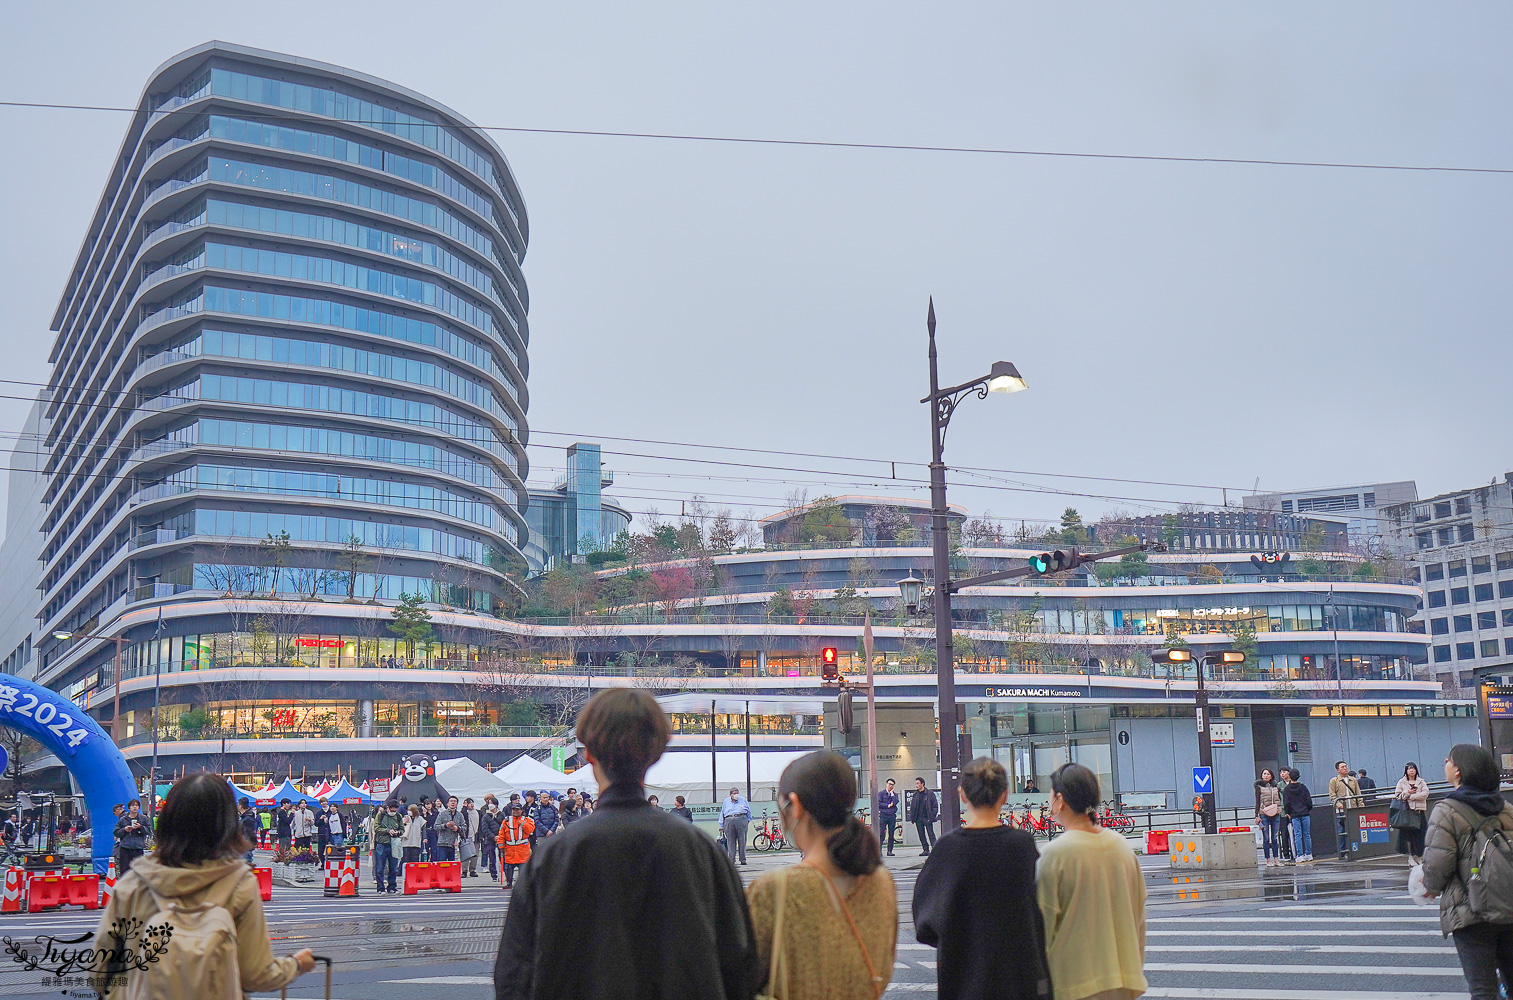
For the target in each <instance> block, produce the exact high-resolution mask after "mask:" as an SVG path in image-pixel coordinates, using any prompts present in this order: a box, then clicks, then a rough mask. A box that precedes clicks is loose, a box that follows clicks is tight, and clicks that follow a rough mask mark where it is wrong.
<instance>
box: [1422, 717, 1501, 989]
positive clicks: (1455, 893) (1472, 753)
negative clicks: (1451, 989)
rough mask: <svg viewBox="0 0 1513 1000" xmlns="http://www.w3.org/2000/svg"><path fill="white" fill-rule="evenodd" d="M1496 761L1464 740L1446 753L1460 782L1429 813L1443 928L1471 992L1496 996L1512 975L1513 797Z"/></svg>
mask: <svg viewBox="0 0 1513 1000" xmlns="http://www.w3.org/2000/svg"><path fill="white" fill-rule="evenodd" d="M1498 778H1499V775H1498V770H1497V762H1496V761H1494V760H1493V759H1492V755H1491V754H1490V753H1488V752H1487V751H1486V750H1484V749H1482V748H1481V747H1479V746H1474V745H1472V744H1470V743H1460V744H1457V745H1456V746H1453V747H1451V748H1450V755H1449V756H1448V757H1446V758H1445V780H1446V781H1448V782H1450V784H1452V785H1454V786H1455V789H1454V790H1453V791H1451V792H1450V794H1449V795H1447V796H1446V797H1445V798H1444V799H1443V800H1442V801H1441V802H1440V803H1439V804H1437V805H1436V806H1435V807H1434V812H1433V813H1431V814H1430V816H1429V831H1428V834H1427V835H1426V837H1425V843H1424V888H1425V889H1426V890H1428V892H1429V893H1430V894H1431V895H1438V897H1439V926H1440V930H1441V932H1443V933H1444V934H1445V935H1446V936H1447V937H1451V938H1453V939H1454V941H1455V951H1456V954H1458V955H1459V956H1460V967H1461V971H1463V972H1464V973H1465V975H1466V985H1467V986H1469V987H1470V991H1471V1000H1496V998H1497V997H1498V995H1499V993H1498V985H1497V975H1498V973H1499V972H1501V973H1502V978H1503V981H1504V982H1507V983H1513V865H1510V861H1513V858H1510V857H1509V855H1510V854H1513V845H1510V844H1509V842H1508V839H1507V838H1508V835H1509V833H1513V805H1509V804H1508V803H1507V802H1505V801H1504V800H1503V797H1502V795H1501V794H1499V792H1498V790H1497V789H1498V783H1499V782H1498Z"/></svg>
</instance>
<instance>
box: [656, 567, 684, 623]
mask: <svg viewBox="0 0 1513 1000" xmlns="http://www.w3.org/2000/svg"><path fill="white" fill-rule="evenodd" d="M651 586H652V593H653V595H654V596H655V599H656V602H657V605H658V606H659V607H660V608H661V609H662V617H663V618H664V619H666V620H667V621H672V619H673V615H674V614H676V613H677V610H678V602H680V601H683V600H685V599H687V598H689V597H692V596H693V592H694V579H693V574H692V573H690V572H689V571H688V568H687V567H685V566H667V567H664V568H662V569H657V570H653V571H652V574H651Z"/></svg>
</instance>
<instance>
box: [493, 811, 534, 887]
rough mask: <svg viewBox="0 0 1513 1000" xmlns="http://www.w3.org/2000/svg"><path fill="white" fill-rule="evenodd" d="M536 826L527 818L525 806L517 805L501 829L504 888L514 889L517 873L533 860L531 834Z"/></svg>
mask: <svg viewBox="0 0 1513 1000" xmlns="http://www.w3.org/2000/svg"><path fill="white" fill-rule="evenodd" d="M535 830H536V824H535V823H533V822H531V821H530V820H529V819H527V818H526V816H525V806H523V805H521V804H520V803H518V802H517V803H515V804H514V805H512V806H511V807H510V815H509V817H508V818H507V819H505V821H504V823H503V824H501V825H500V827H499V838H498V841H497V843H498V846H499V847H500V848H502V849H503V850H504V887H505V888H506V889H509V888H513V887H514V885H515V873H516V872H518V871H519V870H520V866H521V865H523V864H525V863H526V862H527V861H529V860H531V834H532V833H534V832H535Z"/></svg>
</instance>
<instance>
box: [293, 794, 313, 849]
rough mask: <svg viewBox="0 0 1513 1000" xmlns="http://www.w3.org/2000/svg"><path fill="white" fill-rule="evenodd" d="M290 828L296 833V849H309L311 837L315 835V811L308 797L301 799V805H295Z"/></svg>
mask: <svg viewBox="0 0 1513 1000" xmlns="http://www.w3.org/2000/svg"><path fill="white" fill-rule="evenodd" d="M290 829H291V830H292V832H293V834H294V849H295V850H309V849H310V838H312V837H314V836H315V812H314V811H313V810H312V809H311V808H310V802H309V800H308V799H300V800H299V805H297V806H295V807H294V815H293V816H292V817H291V818H290Z"/></svg>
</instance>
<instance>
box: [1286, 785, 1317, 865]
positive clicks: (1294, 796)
mask: <svg viewBox="0 0 1513 1000" xmlns="http://www.w3.org/2000/svg"><path fill="white" fill-rule="evenodd" d="M1289 775H1290V777H1291V780H1290V781H1288V783H1287V788H1286V789H1285V790H1284V791H1283V792H1282V811H1283V812H1285V813H1286V814H1287V818H1288V820H1289V821H1290V825H1291V826H1292V850H1293V857H1294V858H1295V859H1296V861H1297V863H1298V864H1300V865H1306V864H1310V863H1311V862H1312V861H1313V830H1312V829H1311V827H1312V824H1313V793H1312V792H1310V791H1309V790H1308V786H1307V785H1305V784H1303V779H1302V777H1301V776H1300V775H1299V774H1298V769H1297V768H1295V767H1294V768H1292V769H1291V770H1290V771H1289Z"/></svg>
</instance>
